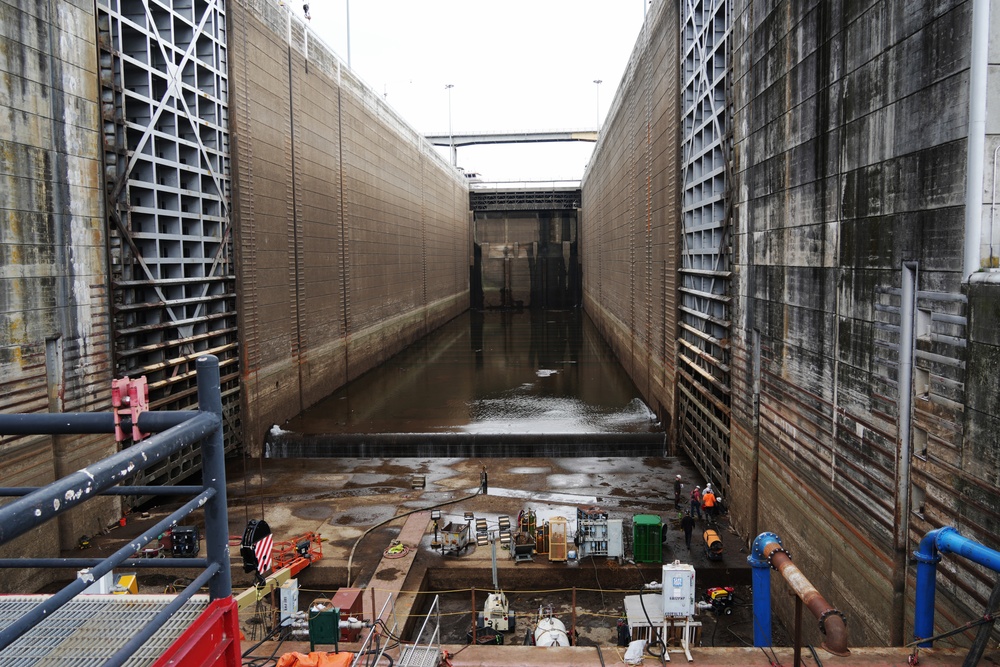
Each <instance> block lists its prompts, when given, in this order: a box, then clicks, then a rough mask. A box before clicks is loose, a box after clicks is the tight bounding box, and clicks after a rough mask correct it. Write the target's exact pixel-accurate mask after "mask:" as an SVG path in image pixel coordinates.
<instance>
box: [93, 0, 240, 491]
mask: <svg viewBox="0 0 1000 667" xmlns="http://www.w3.org/2000/svg"><path fill="white" fill-rule="evenodd" d="M98 26H99V32H100V34H99V44H100V54H99V55H100V67H101V108H102V122H103V134H104V149H105V153H104V155H105V187H106V192H107V212H108V223H109V234H108V237H109V252H110V258H109V265H110V267H111V273H112V275H111V283H112V294H113V327H114V345H113V354H114V363H115V373H116V375H117V376H123V375H128V376H131V377H137V376H140V375H145V376H146V378H147V381H148V383H149V387H150V407H151V408H152V409H156V410H180V409H185V408H188V407H191V406H193V405H194V404H195V403H196V399H197V396H196V384H195V360H196V359H197V358H198V357H199V356H200V355H201V354H204V353H211V354H214V355H216V356H217V357H219V359H220V360H221V366H222V377H221V381H222V391H223V404H224V415H225V418H226V421H227V428H226V429H225V432H226V433H227V441H226V450H227V451H229V450H231V449H232V448H233V447H235V445H236V443H237V441H238V437H239V436H238V433H239V358H238V350H237V329H236V326H237V322H236V287H235V277H234V275H233V271H234V266H233V261H232V242H231V237H230V234H231V231H230V205H229V201H230V175H229V168H230V164H229V134H228V72H227V67H228V63H227V41H226V11H225V4H224V0H99V1H98ZM200 467H201V457H200V453H199V452H198V450H196V449H194V448H191V447H188V448H185V449H183V450H181V451H180V452H178V453H176V454H174V455H173V456H171V457H170V460H169V461H167V462H165V463H164V465H162V466H161V467H160V468H158V469H153V470H149V471H147V474H146V478H145V482H146V483H150V484H169V483H173V482H175V481H177V480H178V479H181V478H183V477H186V476H188V475H190V474H191V473H193V472H195V471H197V470H198V469H200Z"/></svg>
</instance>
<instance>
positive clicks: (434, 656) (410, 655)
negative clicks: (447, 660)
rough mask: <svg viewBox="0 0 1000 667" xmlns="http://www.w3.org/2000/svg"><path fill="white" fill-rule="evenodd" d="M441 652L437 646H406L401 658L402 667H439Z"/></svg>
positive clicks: (400, 664)
mask: <svg viewBox="0 0 1000 667" xmlns="http://www.w3.org/2000/svg"><path fill="white" fill-rule="evenodd" d="M440 663H441V650H440V649H438V648H437V647H436V646H404V647H403V652H402V653H401V654H400V656H399V663H398V664H399V666H400V667H437V665H439V664H440Z"/></svg>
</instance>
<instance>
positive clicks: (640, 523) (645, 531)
mask: <svg viewBox="0 0 1000 667" xmlns="http://www.w3.org/2000/svg"><path fill="white" fill-rule="evenodd" d="M661 530H662V524H661V522H660V517H658V516H656V515H655V514H636V515H635V516H634V517H632V559H633V560H634V561H635V562H636V563H662V562H663V536H662V534H661V532H660V531H661Z"/></svg>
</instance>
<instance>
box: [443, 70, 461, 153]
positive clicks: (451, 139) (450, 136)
mask: <svg viewBox="0 0 1000 667" xmlns="http://www.w3.org/2000/svg"><path fill="white" fill-rule="evenodd" d="M454 87H455V84H452V83H446V84H444V89H445V90H447V91H448V144H449V145H450V146H451V166H453V167H457V166H458V151H457V150H456V149H455V135H454V134H452V131H451V89H452V88H454Z"/></svg>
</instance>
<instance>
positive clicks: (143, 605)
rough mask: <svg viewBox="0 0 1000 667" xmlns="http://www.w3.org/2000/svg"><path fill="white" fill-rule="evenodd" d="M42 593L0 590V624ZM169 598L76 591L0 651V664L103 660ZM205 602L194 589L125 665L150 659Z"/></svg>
mask: <svg viewBox="0 0 1000 667" xmlns="http://www.w3.org/2000/svg"><path fill="white" fill-rule="evenodd" d="M46 598H48V596H46V595H3V596H0V627H7V626H8V625H10V624H11V623H12V622H14V621H15V620H16V619H18V618H20V617H21V616H22V615H23V614H25V613H26V612H27V611H28V610H30V609H31V608H32V607H34V606H35V605H37V604H39V603H40V602H42V601H44V600H45V599H46ZM173 600H174V596H169V595H80V596H77V597H76V598H75V599H73V600H71V601H70V602H68V603H66V604H65V605H64V606H63V607H61V608H60V609H59V610H57V611H56V612H55V613H53V614H52V616H50V617H49V618H48V619H46V620H45V621H44V622H42V623H40V624H39V625H37V626H36V627H34V628H32V629H31V630H30V631H29V632H27V633H26V634H25V635H23V636H22V637H20V638H19V639H18V640H17V641H15V642H14V643H13V644H11V645H10V646H8V647H7V648H6V649H4V650H2V651H0V667H21V666H22V665H24V666H27V665H32V666H45V667H48V666H51V667H56V666H62V665H74V667H87V666H89V665H103V664H104V663H105V661H107V660H108V658H110V657H111V656H113V655H114V654H115V653H116V652H117V651H118V650H119V649H121V648H122V647H123V646H124V645H125V644H126V643H127V642H128V641H129V639H131V638H132V637H133V636H134V635H135V634H136V633H138V632H139V630H141V629H142V628H143V627H145V626H146V624H147V623H149V622H150V621H151V620H152V619H153V618H154V617H155V616H156V614H157V613H158V612H159V611H160V610H162V609H163V608H164V607H166V606H167V605H168V604H170V602H172V601H173ZM208 604H209V599H208V596H206V595H195V596H194V597H192V598H191V599H190V600H188V601H187V602H185V603H184V605H183V606H181V608H180V609H178V610H177V612H176V613H175V614H174V615H173V616H171V617H170V619H169V620H168V621H167V622H166V624H164V626H163V627H161V628H160V629H159V630H158V631H157V632H156V634H154V635H153V636H152V637H151V638H150V639H149V641H147V642H146V643H145V644H143V645H142V647H140V648H139V650H138V651H136V653H135V654H134V655H133V656H132V657H131V658H130V659H129V660H128V661H127V662H125V665H127V666H128V667H140V666H143V665H150V664H152V663H153V662H154V661H155V660H156V659H157V658H158V657H160V655H162V654H163V652H164V651H165V650H166V649H167V648H168V647H169V646H170V645H171V644H173V642H174V641H175V640H176V639H177V638H178V637H180V636H181V634H182V633H183V632H184V631H185V630H186V629H187V628H188V627H190V626H191V624H192V623H193V622H194V621H195V619H197V618H198V616H199V614H201V613H202V612H203V611H204V610H205V609H206V608H207V607H208Z"/></svg>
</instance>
